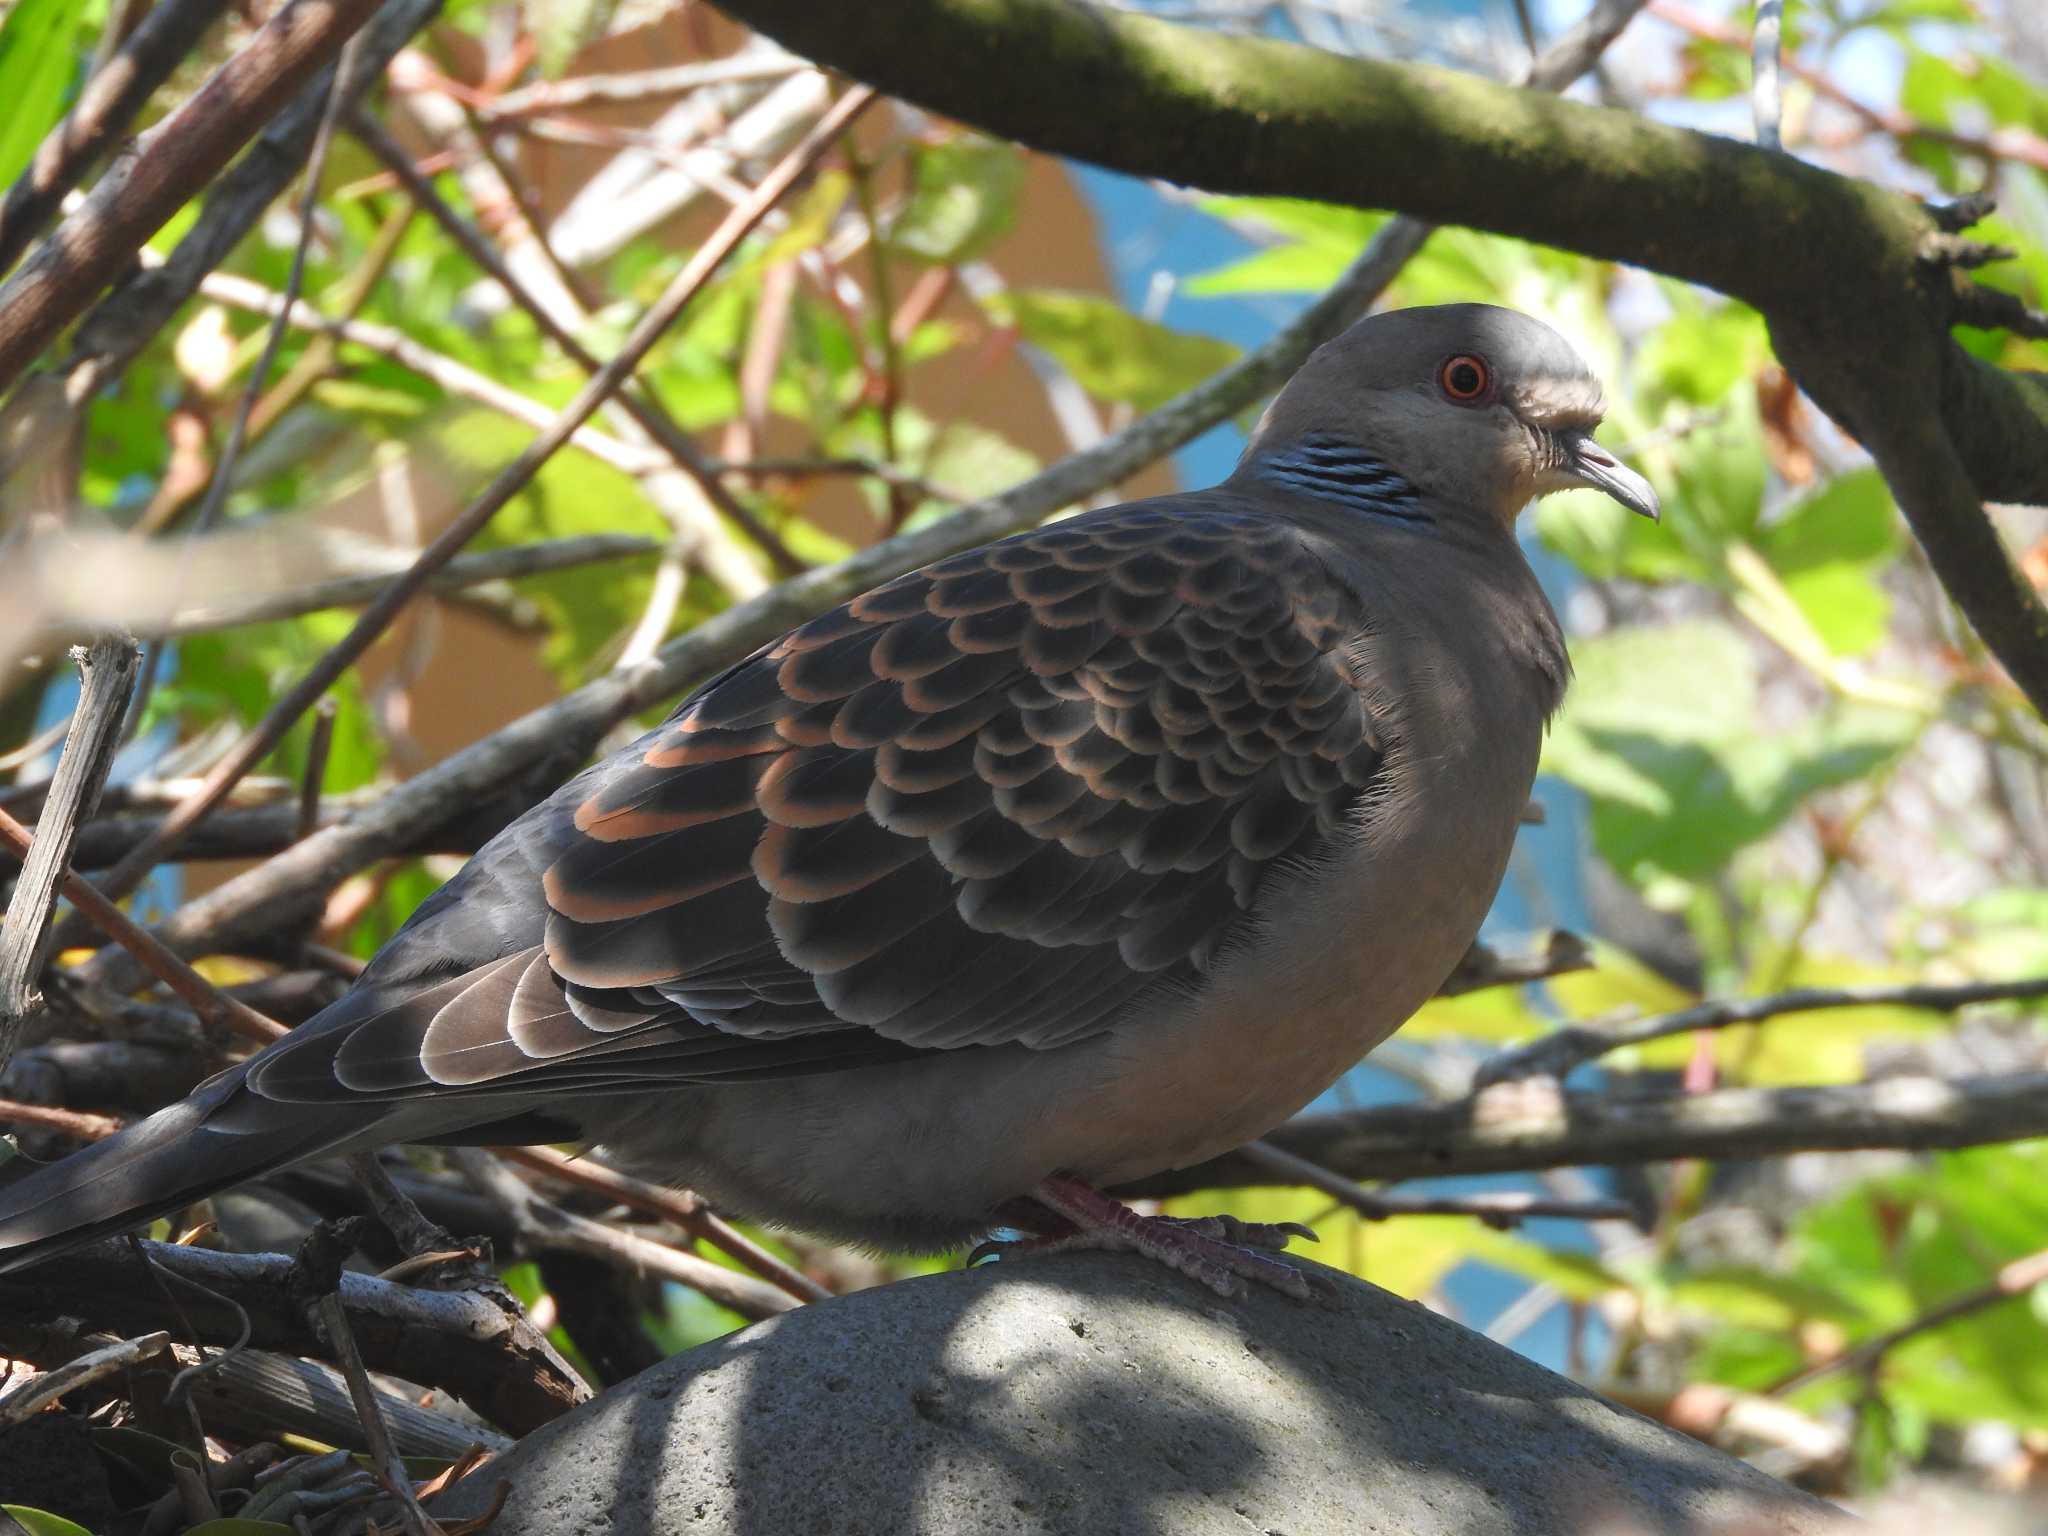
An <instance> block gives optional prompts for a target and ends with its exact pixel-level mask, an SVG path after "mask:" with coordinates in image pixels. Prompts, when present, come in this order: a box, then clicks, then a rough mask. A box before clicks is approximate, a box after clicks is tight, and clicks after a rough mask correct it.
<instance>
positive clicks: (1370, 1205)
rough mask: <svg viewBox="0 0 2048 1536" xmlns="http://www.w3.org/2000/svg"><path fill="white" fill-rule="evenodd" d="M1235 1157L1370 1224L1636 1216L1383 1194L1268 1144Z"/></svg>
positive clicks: (1619, 1209) (1564, 1204)
mask: <svg viewBox="0 0 2048 1536" xmlns="http://www.w3.org/2000/svg"><path fill="white" fill-rule="evenodd" d="M1237 1155H1238V1156H1240V1157H1242V1158H1245V1159H1246V1160H1248V1161H1250V1162H1253V1163H1256V1164H1258V1165H1259V1166H1260V1167H1262V1168H1265V1169H1267V1170H1268V1171H1270V1172H1273V1173H1277V1174H1280V1175H1281V1176H1282V1177H1283V1179H1284V1180H1285V1181H1286V1182H1287V1183H1290V1184H1304V1185H1306V1186H1308V1187H1309V1188H1310V1189H1314V1190H1319V1191H1321V1192H1322V1193H1323V1194H1326V1195H1328V1196H1329V1197H1330V1198H1331V1199H1332V1200H1338V1201H1342V1202H1343V1203H1344V1204H1345V1205H1347V1206H1349V1207H1350V1208H1351V1209H1352V1210H1354V1211H1356V1212H1358V1214H1359V1215H1361V1216H1363V1217H1364V1218H1365V1219H1366V1220H1367V1221H1387V1220H1390V1219H1391V1218H1393V1217H1396V1216H1473V1217H1476V1218H1478V1219H1479V1220H1480V1221H1483V1222H1484V1223H1486V1225H1487V1226H1489V1227H1492V1228H1494V1229H1495V1230H1496V1231H1502V1232H1505V1231H1507V1230H1508V1229H1509V1228H1511V1227H1518V1226H1520V1225H1521V1224H1522V1223H1523V1222H1524V1221H1526V1220H1528V1219H1529V1218H1530V1217H1532V1216H1559V1217H1563V1218H1565V1219H1567V1220H1570V1221H1627V1220H1630V1219H1631V1218H1632V1217H1633V1216H1634V1215H1635V1210H1634V1208H1633V1207H1632V1206H1630V1205H1629V1203H1628V1202H1627V1201H1625V1200H1553V1199H1548V1198H1546V1197H1544V1196H1542V1195H1524V1194H1515V1193H1507V1194H1482V1195H1388V1194H1382V1193H1380V1192H1379V1191H1378V1190H1373V1189H1367V1188H1366V1187H1365V1186H1364V1185H1363V1184H1360V1183H1359V1182H1358V1181H1357V1180H1355V1179H1347V1178H1345V1177H1344V1175H1342V1174H1341V1173H1334V1172H1332V1171H1331V1170H1330V1169H1328V1168H1325V1167H1324V1166H1323V1165H1322V1164H1321V1163H1316V1162H1311V1161H1310V1160H1309V1159H1307V1158H1305V1157H1299V1156H1297V1155H1296V1154H1294V1153H1292V1152H1289V1151H1287V1150H1286V1149H1285V1148H1283V1147H1276V1146H1274V1145H1273V1144H1272V1143H1271V1142H1269V1141H1252V1142H1247V1143H1246V1144H1245V1145H1244V1146H1242V1147H1240V1148H1238V1152H1237Z"/></svg>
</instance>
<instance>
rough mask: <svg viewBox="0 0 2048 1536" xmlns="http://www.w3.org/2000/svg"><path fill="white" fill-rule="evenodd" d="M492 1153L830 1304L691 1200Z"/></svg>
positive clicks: (538, 1154)
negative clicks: (669, 1225)
mask: <svg viewBox="0 0 2048 1536" xmlns="http://www.w3.org/2000/svg"><path fill="white" fill-rule="evenodd" d="M491 1151H492V1152H494V1153H495V1154H497V1155H498V1156H499V1157H501V1158H503V1159H504V1160H505V1161H506V1162H508V1163H517V1164H519V1165H520V1166H521V1167H524V1168H531V1169H533V1170H534V1171H535V1172H537V1173H543V1174H546V1175H547V1176H548V1177H549V1178H553V1179H559V1180H561V1181H562V1182H563V1183H565V1184H574V1185H578V1186H580V1187H582V1188H584V1189H591V1190H596V1191H598V1192H600V1193H602V1194H607V1195H610V1196H611V1197H612V1198H613V1199H615V1200H617V1201H619V1202H620V1203H621V1204H623V1205H629V1206H631V1207H633V1208H634V1209H635V1210H639V1211H645V1212H646V1213H647V1214H649V1215H651V1216H658V1217H660V1218H661V1219H662V1220H664V1221H673V1222H675V1223H676V1224H678V1225H679V1226H681V1227H683V1228H685V1229H686V1230H688V1231H690V1232H692V1233H694V1234H696V1235H698V1236H700V1237H702V1238H703V1239H704V1241H705V1242H708V1243H710V1244H711V1245H712V1246H713V1247H715V1248H718V1249H720V1250H722V1251H723V1252H724V1253H726V1254H727V1255H728V1256H730V1257H731V1258H734V1259H737V1260H738V1261H739V1262H740V1263H742V1264H744V1265H746V1267H747V1268H748V1269H751V1270H752V1271H753V1272H754V1273H755V1274H757V1275H759V1276H760V1277H761V1278H762V1279H764V1280H766V1281H768V1282H769V1283H770V1284H773V1285H778V1286H780V1287H782V1289H783V1290H785V1291H787V1292H789V1294H790V1295H792V1296H794V1297H795V1298H796V1299H797V1300H798V1301H829V1300H830V1299H831V1297H832V1293H831V1292H830V1291H828V1290H826V1289H825V1287H824V1286H822V1285H820V1284H818V1282H817V1281H815V1280H813V1279H811V1278H810V1276H808V1275H805V1274H803V1273H801V1272H800V1271H798V1270H794V1269H791V1268H790V1267H789V1266H788V1265H787V1264H785V1263H783V1262H782V1260H780V1259H778V1258H776V1257H775V1255H774V1254H772V1253H770V1252H769V1251H768V1250H767V1249H765V1248H763V1247H761V1245H760V1244H758V1243H756V1242H754V1241H753V1240H752V1239H750V1238H749V1237H748V1236H747V1235H746V1234H745V1233H744V1232H741V1231H738V1230H737V1229H736V1228H734V1227H733V1226H732V1225H731V1224H730V1223H728V1222H725V1221H723V1220H721V1219H720V1218H719V1217H718V1215H717V1213H716V1212H714V1211H712V1210H711V1209H710V1208H709V1207H707V1206H706V1205H705V1204H704V1202H703V1201H701V1200H699V1199H698V1198H697V1197H696V1196H695V1195H692V1194H689V1193H687V1192H679V1191H677V1190H673V1189H665V1188H663V1187H662V1186H661V1185H659V1184H650V1183H648V1182H647V1180H645V1179H636V1178H634V1177H633V1176H632V1175H631V1174H625V1173H620V1172H619V1171H618V1170H617V1169H615V1168H607V1167H605V1166H604V1165H603V1164H602V1163H593V1162H590V1161H588V1160H586V1159H583V1158H575V1157H569V1156H566V1155H564V1154H563V1153H560V1152H557V1151H555V1150H554V1148H552V1147H493V1148H491Z"/></svg>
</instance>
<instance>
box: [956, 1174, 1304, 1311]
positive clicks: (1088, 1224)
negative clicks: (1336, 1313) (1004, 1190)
mask: <svg viewBox="0 0 2048 1536" xmlns="http://www.w3.org/2000/svg"><path fill="white" fill-rule="evenodd" d="M1031 1198H1032V1200H1033V1201H1035V1202H1036V1203H1037V1204H1039V1205H1040V1206H1043V1207H1044V1208H1045V1209H1046V1210H1048V1211H1050V1212H1052V1213H1053V1214H1054V1215H1055V1216H1058V1217H1059V1218H1061V1220H1062V1222H1063V1223H1064V1224H1065V1225H1066V1226H1068V1227H1070V1228H1071V1229H1072V1230H1070V1231H1064V1232H1059V1233H1055V1234H1052V1235H1049V1236H1039V1237H1027V1238H1024V1239H1021V1240H1020V1241H1017V1242H1013V1243H984V1244H982V1246H981V1247H979V1248H977V1249H976V1250H975V1251H974V1254H973V1255H972V1256H971V1258H970V1261H971V1259H972V1258H979V1257H981V1256H983V1255H985V1254H989V1253H999V1254H1001V1255H1002V1256H1003V1257H1004V1258H1006V1259H1009V1258H1024V1257H1028V1256H1030V1255H1033V1254H1046V1253H1068V1252H1073V1251H1075V1250H1081V1249H1099V1250H1104V1251H1108V1252H1113V1253H1141V1254H1143V1255H1144V1256H1145V1257H1146V1258H1149V1259H1154V1260H1157V1261H1158V1262H1159V1263H1161V1264H1164V1265H1165V1266H1166V1267H1167V1268H1168V1269H1174V1270H1178V1271H1179V1272H1180V1273H1182V1274H1184V1275H1187V1276H1188V1277H1189V1278H1191V1279H1193V1280H1196V1281H1199V1282H1200V1283H1201V1284H1203V1285H1206V1286H1207V1287H1208V1288H1209V1289H1210V1290H1212V1291H1214V1292H1215V1293H1216V1294H1217V1295H1219V1296H1227V1297H1232V1298H1236V1297H1240V1296H1243V1295H1244V1294H1245V1282H1246V1281H1247V1280H1256V1281H1257V1282H1258V1283H1259V1284H1261V1285H1269V1286H1271V1287H1273V1289H1275V1290H1277V1291H1282V1292H1285V1293H1286V1294H1287V1295H1289V1296H1292V1297H1294V1298H1296V1299H1297V1300H1300V1301H1308V1300H1311V1299H1312V1298H1313V1297H1314V1296H1315V1294H1316V1288H1315V1286H1314V1285H1313V1284H1312V1283H1311V1282H1310V1280H1309V1277H1308V1276H1307V1275H1306V1274H1304V1273H1303V1272H1302V1271H1301V1270H1298V1269H1296V1268H1295V1267H1294V1266H1293V1265H1291V1264H1283V1263H1282V1262H1280V1260H1278V1259H1276V1258H1274V1257H1273V1255H1274V1254H1275V1253H1277V1252H1279V1251H1280V1250H1281V1249H1283V1248H1285V1247H1286V1246H1287V1240H1288V1239H1289V1238H1290V1237H1306V1238H1308V1239H1309V1240H1310V1241H1312V1242H1313V1241H1314V1240H1315V1233H1314V1232H1313V1231H1312V1230H1310V1229H1309V1228H1307V1227H1304V1226H1302V1225H1301V1224H1300V1223H1299V1222H1292V1221H1290V1222H1280V1223H1266V1222H1246V1221H1239V1220H1238V1219H1237V1218H1236V1217H1235V1216H1199V1217H1179V1216H1140V1215H1139V1214H1138V1213H1137V1212H1136V1211H1134V1210H1132V1209H1131V1208H1130V1207H1129V1206H1127V1205H1125V1204H1124V1203H1123V1202H1122V1201H1120V1200H1113V1199H1111V1198H1110V1197H1109V1196H1108V1195H1105V1194H1103V1193H1102V1192H1101V1191H1100V1190H1097V1189H1093V1188H1091V1187H1089V1186H1088V1185H1086V1184H1083V1183H1082V1182H1081V1181H1080V1180H1079V1179H1069V1178H1059V1177H1055V1178H1050V1179H1047V1180H1046V1181H1045V1182H1044V1183H1042V1184H1040V1185H1039V1186H1038V1187H1037V1188H1036V1189H1034V1190H1032V1191H1031Z"/></svg>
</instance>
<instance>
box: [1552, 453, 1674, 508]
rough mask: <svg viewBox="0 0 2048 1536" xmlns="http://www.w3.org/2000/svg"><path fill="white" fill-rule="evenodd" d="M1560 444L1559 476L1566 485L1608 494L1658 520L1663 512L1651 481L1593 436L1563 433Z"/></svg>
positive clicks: (1626, 505) (1625, 505) (1624, 504)
mask: <svg viewBox="0 0 2048 1536" xmlns="http://www.w3.org/2000/svg"><path fill="white" fill-rule="evenodd" d="M1557 445H1558V448H1559V450H1560V458H1561V460H1562V462H1561V463H1559V465H1558V474H1559V477H1560V478H1561V479H1563V480H1564V481H1565V482H1566V483H1568V484H1571V485H1583V486H1586V487H1588V488H1590V489H1592V490H1596V491H1605V492H1606V493H1607V494H1608V495H1610V496H1612V497H1613V498H1614V499H1615V500H1616V501H1618V502H1620V503H1621V504H1622V505H1623V506H1624V507H1627V508H1628V509H1629V511H1631V512H1637V513H1640V514H1641V515H1642V516H1644V517H1647V518H1648V519H1649V520H1650V521H1651V522H1653V523H1654V522H1656V521H1657V517H1658V513H1659V512H1660V510H1661V509H1660V508H1659V506H1658V504H1657V493H1656V491H1655V490H1653V489H1652V488H1651V485H1650V482H1649V481H1647V480H1645V479H1644V478H1643V477H1642V476H1641V475H1639V474H1637V473H1636V472H1635V471H1634V470H1632V469H1630V468H1629V467H1628V466H1627V465H1626V464H1624V463H1622V462H1621V460H1619V459H1617V458H1616V457H1615V456H1614V455H1613V454H1611V453H1609V452H1608V451H1607V450H1606V449H1605V448H1602V447H1601V446H1600V445H1599V444H1598V443H1596V442H1594V441H1593V438H1592V434H1590V433H1587V432H1560V433H1559V434H1558V438H1557Z"/></svg>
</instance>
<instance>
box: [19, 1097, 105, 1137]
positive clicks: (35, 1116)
mask: <svg viewBox="0 0 2048 1536" xmlns="http://www.w3.org/2000/svg"><path fill="white" fill-rule="evenodd" d="M0 1125H28V1126H34V1127H35V1128H36V1129H37V1130H42V1131H61V1132H62V1133H63V1134H64V1135H66V1136H76V1137H77V1138H78V1139H79V1140H80V1141H104V1140H106V1139H107V1137H109V1136H111V1135H113V1134H114V1132H116V1131H118V1130H120V1129H121V1122H120V1121H119V1120H116V1119H115V1118H114V1117H113V1116H112V1115H92V1114H87V1113H86V1112H85V1111H84V1110H81V1109H58V1108H57V1107H56V1106H55V1105H51V1104H23V1103H20V1102H18V1101H17V1100H14V1099H0Z"/></svg>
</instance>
